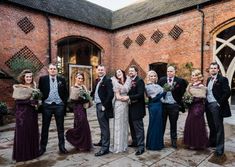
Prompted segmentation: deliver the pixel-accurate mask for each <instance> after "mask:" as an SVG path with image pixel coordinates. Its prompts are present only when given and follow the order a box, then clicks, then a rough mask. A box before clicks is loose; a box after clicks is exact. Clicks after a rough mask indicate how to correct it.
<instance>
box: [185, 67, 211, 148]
mask: <svg viewBox="0 0 235 167" xmlns="http://www.w3.org/2000/svg"><path fill="white" fill-rule="evenodd" d="M191 80H192V83H191V84H189V86H188V88H187V92H188V93H191V94H192V95H193V101H192V103H191V104H190V105H189V109H188V116H187V119H186V122H185V129H184V144H185V145H186V146H188V148H189V149H205V148H206V147H207V144H208V136H207V131H206V125H205V119H204V112H205V107H204V101H205V95H206V89H205V86H204V85H203V84H202V80H203V76H202V74H201V71H200V70H194V71H192V76H191ZM193 89H194V92H193ZM190 90H191V91H190ZM195 90H196V91H195ZM201 90H203V91H201ZM200 92H202V93H200Z"/></svg>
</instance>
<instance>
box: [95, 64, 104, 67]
mask: <svg viewBox="0 0 235 167" xmlns="http://www.w3.org/2000/svg"><path fill="white" fill-rule="evenodd" d="M98 67H104V68H105V65H103V64H99V65H98V66H97V67H96V68H98Z"/></svg>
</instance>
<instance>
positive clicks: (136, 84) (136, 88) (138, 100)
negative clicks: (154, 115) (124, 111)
mask: <svg viewBox="0 0 235 167" xmlns="http://www.w3.org/2000/svg"><path fill="white" fill-rule="evenodd" d="M131 84H132V86H131V89H130V91H129V92H128V96H129V98H130V105H129V118H130V120H133V121H134V120H138V119H141V118H143V117H144V116H145V115H146V110H145V98H144V91H145V85H144V81H143V80H142V79H141V78H140V77H138V76H136V78H135V79H134V80H133V81H132V82H131Z"/></svg>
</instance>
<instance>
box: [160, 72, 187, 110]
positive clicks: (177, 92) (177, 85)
mask: <svg viewBox="0 0 235 167" xmlns="http://www.w3.org/2000/svg"><path fill="white" fill-rule="evenodd" d="M165 83H167V77H162V78H161V79H160V80H159V81H158V84H159V85H160V86H162V87H163V86H164V84H165ZM173 83H174V89H173V90H172V91H171V93H172V96H173V98H174V99H175V101H176V103H177V104H178V105H179V107H180V108H179V111H182V112H185V107H184V104H183V102H182V97H183V95H184V93H185V90H186V88H187V82H186V81H185V80H184V79H182V78H179V77H176V76H175V77H174V81H173Z"/></svg>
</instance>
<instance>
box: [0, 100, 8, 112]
mask: <svg viewBox="0 0 235 167" xmlns="http://www.w3.org/2000/svg"><path fill="white" fill-rule="evenodd" d="M7 112H8V110H7V105H6V103H4V102H0V115H5V114H7Z"/></svg>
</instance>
